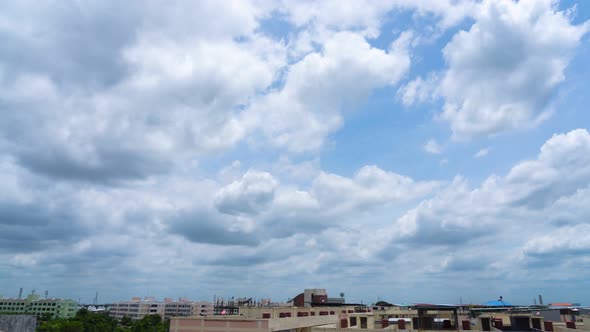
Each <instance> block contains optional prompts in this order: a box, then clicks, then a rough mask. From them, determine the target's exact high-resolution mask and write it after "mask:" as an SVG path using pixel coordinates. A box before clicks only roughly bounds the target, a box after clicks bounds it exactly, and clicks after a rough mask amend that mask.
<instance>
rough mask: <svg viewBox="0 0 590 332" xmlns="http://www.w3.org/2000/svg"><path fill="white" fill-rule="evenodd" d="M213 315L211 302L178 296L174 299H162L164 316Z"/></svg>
mask: <svg viewBox="0 0 590 332" xmlns="http://www.w3.org/2000/svg"><path fill="white" fill-rule="evenodd" d="M209 315H213V303H211V302H206V301H190V300H188V299H186V298H183V297H181V298H179V299H178V301H174V300H172V299H171V298H165V299H164V317H165V318H169V317H190V316H209Z"/></svg>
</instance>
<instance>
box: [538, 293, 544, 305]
mask: <svg viewBox="0 0 590 332" xmlns="http://www.w3.org/2000/svg"><path fill="white" fill-rule="evenodd" d="M539 304H540V305H543V296H542V295H540V294H539Z"/></svg>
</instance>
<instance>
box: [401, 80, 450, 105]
mask: <svg viewBox="0 0 590 332" xmlns="http://www.w3.org/2000/svg"><path fill="white" fill-rule="evenodd" d="M439 83H440V79H439V77H438V76H437V75H436V74H431V75H430V76H429V77H427V78H426V79H423V78H422V77H417V78H415V79H413V80H412V81H410V82H408V83H406V84H405V85H403V86H401V87H400V88H399V89H398V90H397V97H398V98H399V99H400V100H401V102H402V103H403V104H404V106H412V105H414V104H418V103H425V102H429V101H433V100H435V99H437V97H438V90H437V89H438V84H439Z"/></svg>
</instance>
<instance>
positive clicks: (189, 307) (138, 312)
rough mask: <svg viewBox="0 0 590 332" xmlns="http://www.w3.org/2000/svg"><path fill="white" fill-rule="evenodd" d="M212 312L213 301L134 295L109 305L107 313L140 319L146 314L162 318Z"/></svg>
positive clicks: (117, 316)
mask: <svg viewBox="0 0 590 332" xmlns="http://www.w3.org/2000/svg"><path fill="white" fill-rule="evenodd" d="M212 314H213V303H211V302H204V301H191V300H188V299H186V298H180V299H178V301H174V300H172V299H170V298H166V299H164V301H157V300H156V299H155V298H153V297H146V298H145V299H143V300H142V299H141V298H139V297H134V298H132V299H131V301H123V302H116V303H113V304H112V305H111V306H110V309H109V315H110V316H111V317H114V318H118V319H120V318H123V317H125V316H127V317H130V318H131V319H142V318H143V317H144V316H146V315H160V316H162V318H170V317H189V316H206V315H212Z"/></svg>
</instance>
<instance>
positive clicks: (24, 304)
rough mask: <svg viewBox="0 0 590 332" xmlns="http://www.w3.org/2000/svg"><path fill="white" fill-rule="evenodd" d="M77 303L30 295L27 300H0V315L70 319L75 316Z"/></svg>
mask: <svg viewBox="0 0 590 332" xmlns="http://www.w3.org/2000/svg"><path fill="white" fill-rule="evenodd" d="M77 311H78V303H76V302H75V301H73V300H68V299H54V298H46V299H42V298H40V297H39V295H36V294H31V295H29V296H27V298H24V299H22V298H17V299H14V298H13V299H0V313H5V314H17V315H35V316H41V315H50V317H51V318H70V317H74V316H75V315H76V312H77Z"/></svg>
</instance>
